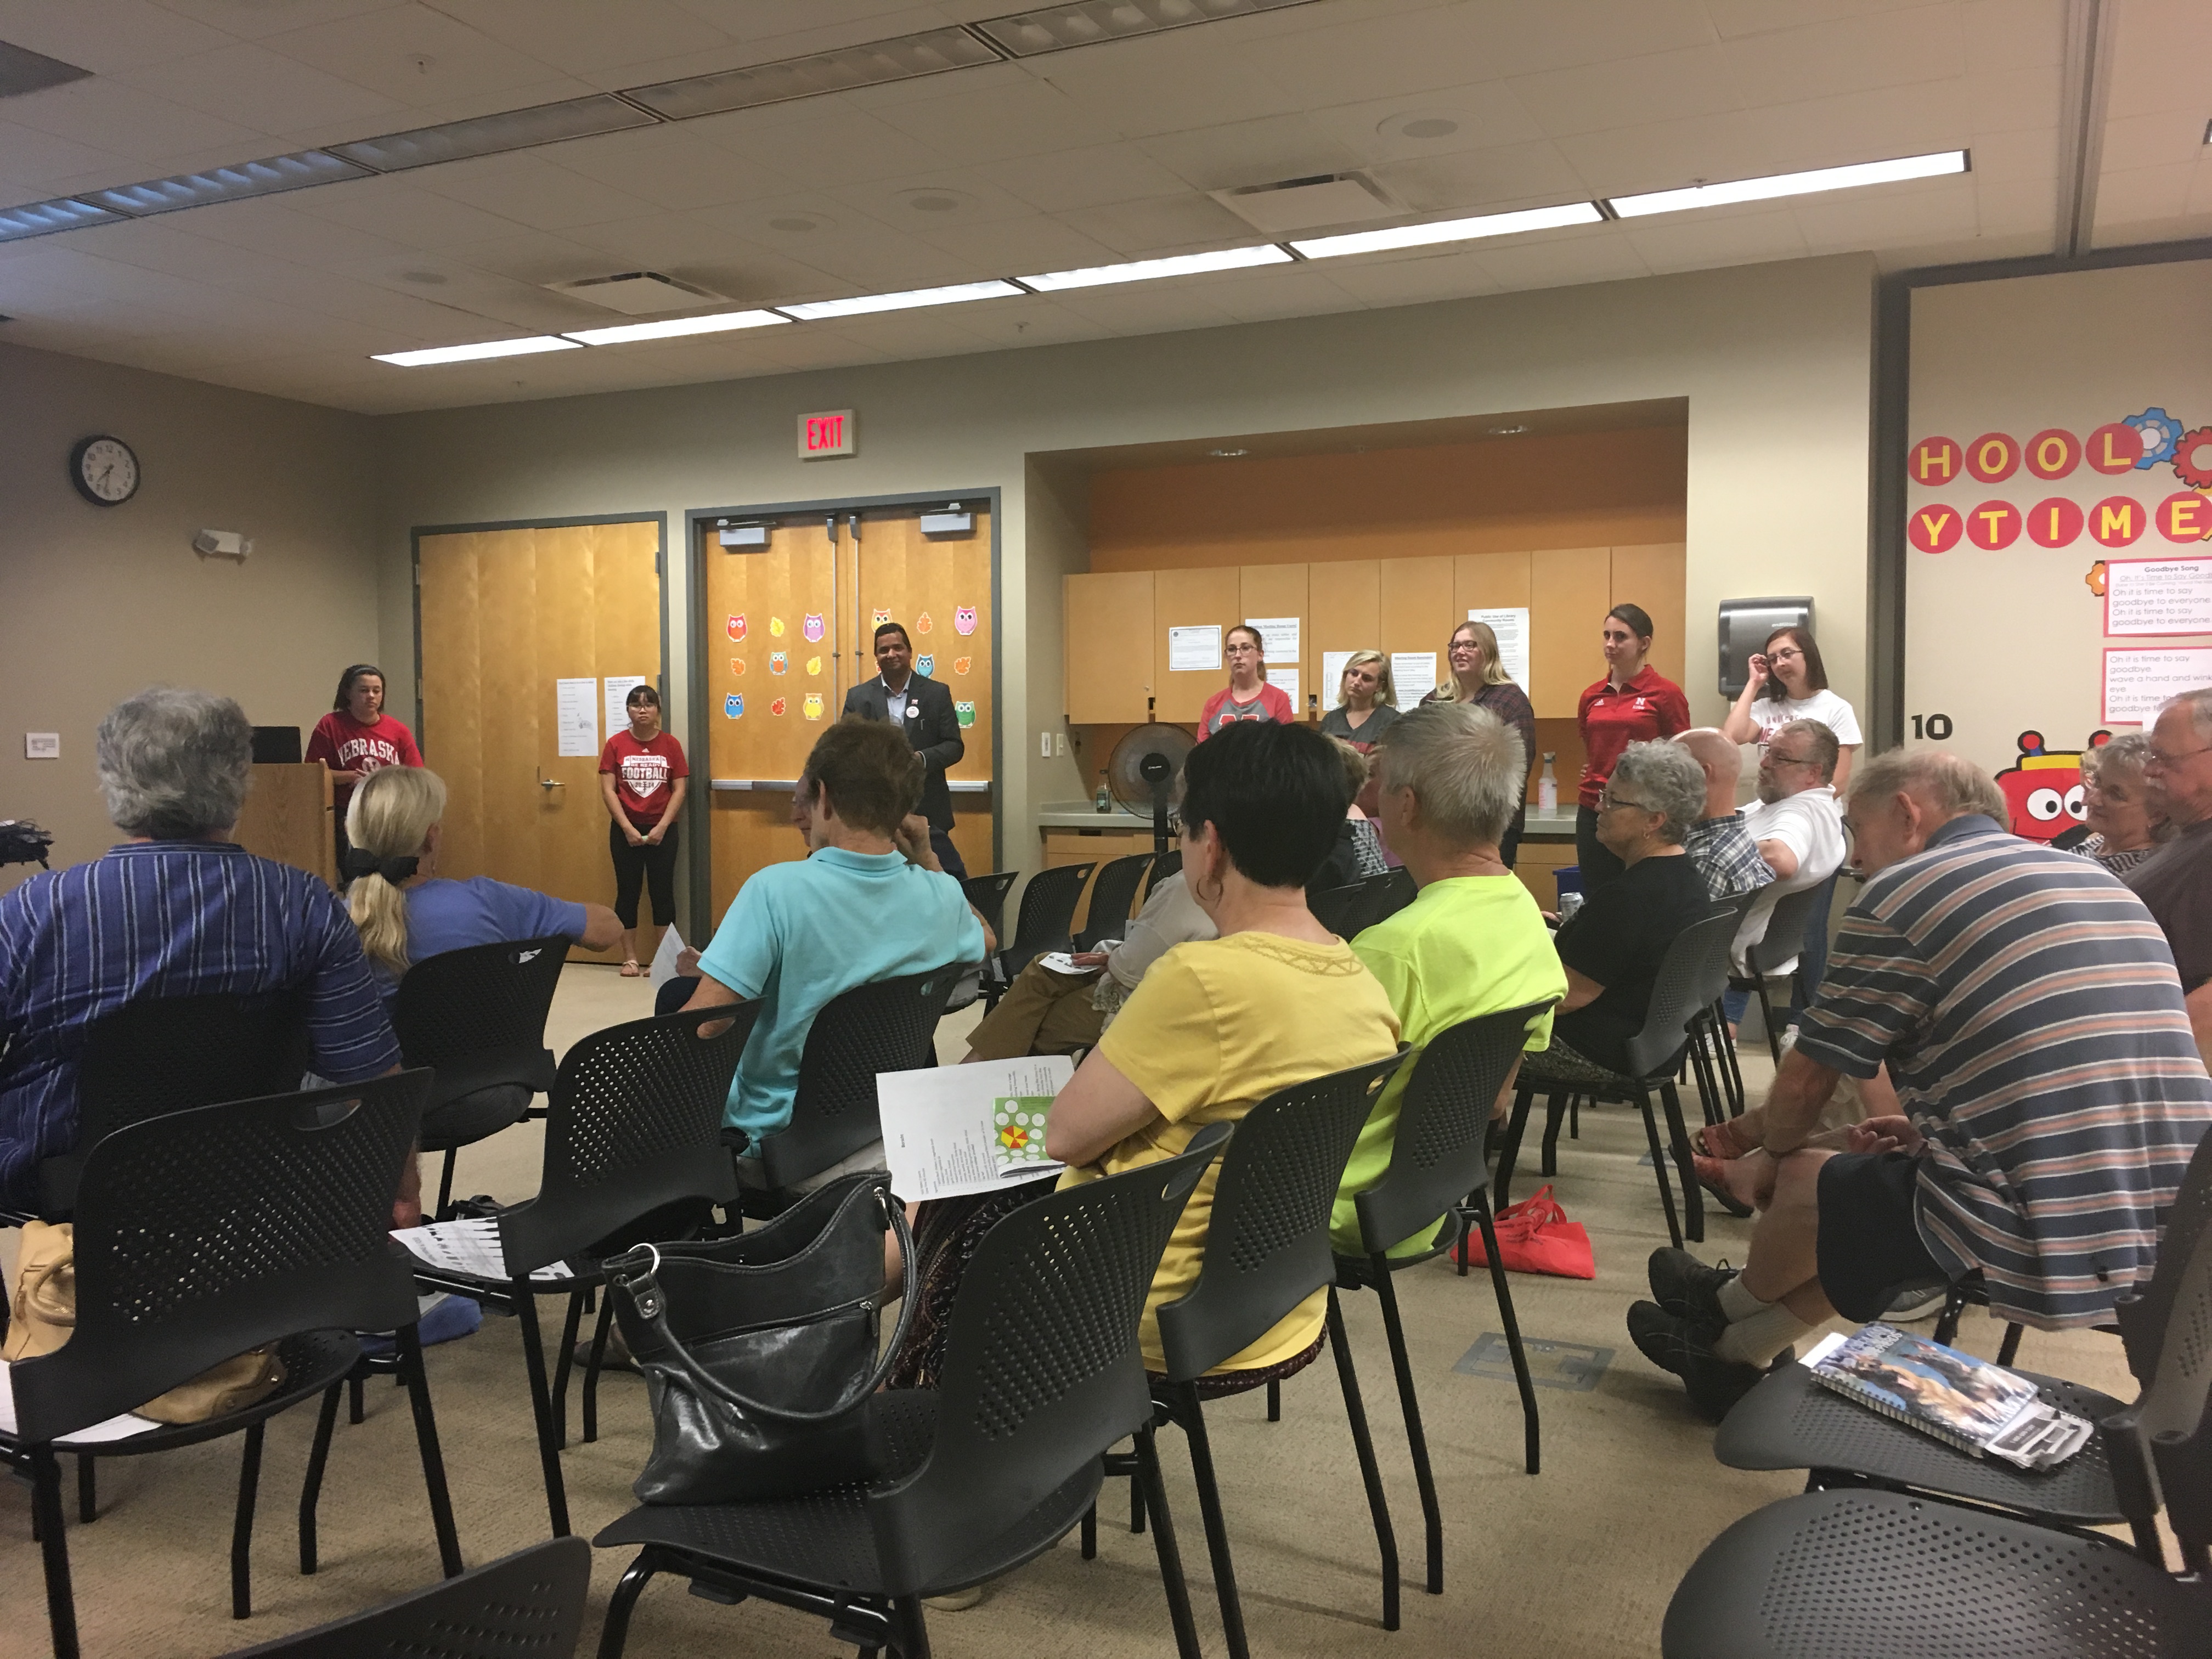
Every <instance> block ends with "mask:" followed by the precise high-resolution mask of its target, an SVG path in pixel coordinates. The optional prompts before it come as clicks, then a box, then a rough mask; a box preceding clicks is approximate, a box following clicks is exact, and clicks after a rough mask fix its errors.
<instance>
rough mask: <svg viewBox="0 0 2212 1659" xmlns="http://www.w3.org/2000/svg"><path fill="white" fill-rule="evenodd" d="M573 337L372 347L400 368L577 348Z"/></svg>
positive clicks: (377, 356) (384, 360)
mask: <svg viewBox="0 0 2212 1659" xmlns="http://www.w3.org/2000/svg"><path fill="white" fill-rule="evenodd" d="M582 349H583V348H582V347H581V346H580V345H578V344H577V343H575V342H574V340H564V339H562V337H560V336H559V335H557V334H531V335H526V336H525V337H523V338H521V339H520V340H479V341H477V343H475V344H473V345H450V346H427V347H425V348H423V349H422V350H420V351H375V352H371V353H370V354H369V355H370V356H373V357H374V358H375V360H376V361H377V362H380V363H396V364H397V365H398V367H400V368H423V367H425V366H427V365H428V364H431V363H472V362H478V361H480V360H482V359H483V358H486V357H527V356H531V355H532V353H534V352H539V351H580V350H582Z"/></svg>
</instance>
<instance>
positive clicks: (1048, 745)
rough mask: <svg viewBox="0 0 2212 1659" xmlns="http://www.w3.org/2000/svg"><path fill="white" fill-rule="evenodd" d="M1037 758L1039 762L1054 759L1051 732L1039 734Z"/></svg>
mask: <svg viewBox="0 0 2212 1659" xmlns="http://www.w3.org/2000/svg"><path fill="white" fill-rule="evenodd" d="M1037 758H1038V759H1039V760H1050V759H1051V758H1052V733H1051V732H1038V733H1037Z"/></svg>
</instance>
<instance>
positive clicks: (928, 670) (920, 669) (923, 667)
mask: <svg viewBox="0 0 2212 1659" xmlns="http://www.w3.org/2000/svg"><path fill="white" fill-rule="evenodd" d="M914 671H915V673H917V674H921V675H924V676H927V675H930V674H934V673H935V672H936V671H937V659H936V658H934V657H916V658H915V659H914Z"/></svg>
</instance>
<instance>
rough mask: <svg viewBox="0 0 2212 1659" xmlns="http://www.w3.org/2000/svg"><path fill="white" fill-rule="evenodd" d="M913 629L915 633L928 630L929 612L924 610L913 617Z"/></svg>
mask: <svg viewBox="0 0 2212 1659" xmlns="http://www.w3.org/2000/svg"><path fill="white" fill-rule="evenodd" d="M914 631H915V633H917V634H927V632H929V612H927V611H923V612H922V613H921V615H920V616H919V617H915V619H914Z"/></svg>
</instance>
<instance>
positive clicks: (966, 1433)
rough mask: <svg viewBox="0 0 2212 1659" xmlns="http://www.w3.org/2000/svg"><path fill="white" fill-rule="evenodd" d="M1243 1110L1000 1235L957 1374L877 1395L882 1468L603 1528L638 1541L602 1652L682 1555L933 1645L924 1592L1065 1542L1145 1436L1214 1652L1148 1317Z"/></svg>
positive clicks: (1179, 1607)
mask: <svg viewBox="0 0 2212 1659" xmlns="http://www.w3.org/2000/svg"><path fill="white" fill-rule="evenodd" d="M1230 1127H1231V1126H1229V1125H1227V1124H1213V1125H1209V1126H1208V1127H1206V1128H1204V1129H1201V1130H1200V1132H1199V1133H1198V1134H1197V1135H1196V1136H1195V1137H1194V1139H1192V1142H1191V1145H1190V1149H1189V1150H1188V1152H1184V1153H1183V1154H1182V1156H1181V1157H1179V1158H1166V1159H1164V1160H1162V1161H1161V1162H1160V1163H1158V1164H1147V1165H1146V1166H1145V1167H1144V1168H1142V1169H1139V1170H1130V1171H1128V1172H1127V1174H1124V1175H1119V1176H1109V1178H1107V1179H1105V1180H1103V1181H1094V1182H1087V1183H1085V1185H1083V1186H1080V1187H1075V1188H1070V1189H1068V1190H1067V1191H1066V1192H1060V1193H1054V1194H1051V1195H1050V1196H1048V1197H1046V1198H1042V1199H1039V1200H1036V1202H1035V1203H1033V1204H1030V1205H1028V1206H1024V1208H1022V1209H1020V1210H1018V1211H1016V1212H1014V1213H1012V1215H1009V1216H1008V1217H1006V1219H1005V1220H1003V1221H1001V1222H1000V1223H999V1225H997V1226H995V1227H994V1228H993V1229H992V1230H991V1231H989V1232H988V1233H987V1234H986V1235H985V1236H984V1238H983V1242H982V1243H981V1245H980V1246H979V1247H978V1248H977V1249H976V1252H975V1259H974V1261H971V1262H970V1263H969V1266H968V1268H967V1273H966V1276H965V1278H964V1279H963V1282H962V1284H961V1287H960V1292H959V1295H958V1297H957V1298H956V1299H955V1301H954V1304H953V1309H952V1317H951V1328H950V1330H949V1332H948V1334H947V1337H946V1350H945V1371H944V1384H943V1387H942V1388H941V1389H935V1390H931V1389H888V1390H885V1391H884V1392H881V1393H878V1394H877V1395H875V1396H874V1397H873V1398H872V1399H871V1400H870V1401H869V1402H868V1411H869V1417H870V1434H871V1437H872V1444H873V1445H874V1446H875V1447H876V1449H877V1467H878V1470H879V1471H880V1474H879V1475H878V1479H877V1480H875V1481H873V1482H872V1483H871V1484H868V1485H866V1486H862V1485H859V1484H854V1485H850V1486H834V1487H831V1488H829V1489H828V1490H826V1491H823V1492H811V1493H809V1494H807V1495H805V1496H804V1497H799V1498H775V1499H767V1500H763V1501H761V1502H757V1503H750V1504H647V1505H645V1506H643V1507H641V1508H639V1509H635V1510H631V1511H630V1513H629V1514H628V1515H626V1516H623V1518H622V1519H621V1520H619V1521H617V1522H615V1523H614V1524H613V1525H612V1526H610V1527H608V1528H606V1529H605V1530H604V1531H603V1532H601V1533H600V1534H599V1536H598V1537H597V1538H595V1539H593V1540H592V1542H593V1543H594V1544H596V1545H598V1546H599V1547H600V1548H602V1549H612V1548H621V1547H637V1549H638V1554H637V1557H636V1559H635V1560H634V1561H632V1562H631V1564H630V1565H629V1571H626V1572H624V1573H623V1577H622V1582H621V1583H619V1584H618V1585H617V1587H616V1589H615V1593H614V1595H613V1596H612V1597H611V1600H610V1601H609V1602H608V1606H607V1620H606V1626H605V1632H604V1633H603V1634H602V1636H601V1638H600V1641H599V1653H600V1656H601V1659H621V1655H622V1650H623V1642H624V1640H625V1638H627V1636H628V1634H629V1620H630V1612H631V1609H632V1608H633V1607H635V1605H636V1602H637V1598H638V1595H639V1593H640V1592H641V1591H642V1590H643V1589H645V1587H646V1585H647V1583H649V1582H651V1580H652V1579H653V1576H654V1575H655V1574H657V1573H663V1572H668V1573H674V1574H677V1575H678V1576H679V1577H684V1578H688V1579H689V1580H690V1582H691V1588H692V1591H693V1593H694V1594H695V1595H706V1596H708V1598H710V1599H712V1600H714V1601H742V1600H743V1599H744V1598H745V1597H747V1596H757V1597H759V1598H760V1599H761V1600H762V1601H773V1602H775V1603H777V1604H778V1605H780V1606H782V1607H796V1608H798V1609H799V1611H801V1612H803V1613H817V1614H819V1615H820V1616H822V1617H823V1618H825V1619H827V1620H830V1621H831V1626H832V1631H833V1633H834V1635H835V1637H836V1639H837V1640H839V1641H842V1642H850V1643H853V1644H856V1645H857V1646H859V1647H860V1650H861V1651H862V1652H863V1653H864V1654H873V1653H878V1652H880V1651H882V1650H884V1649H887V1648H888V1649H890V1650H891V1651H892V1652H893V1653H894V1654H896V1655H898V1656H901V1659H927V1656H928V1653H929V1635H928V1632H927V1629H926V1627H925V1626H924V1623H923V1613H922V1607H921V1598H922V1597H923V1596H925V1595H945V1594H949V1593H951V1591H954V1590H957V1589H966V1588H967V1587H969V1585H973V1584H979V1583H983V1582H984V1581H985V1580H986V1579H989V1578H995V1577H998V1576H999V1575H1000V1574H1001V1573H1004V1572H1007V1571H1011V1570H1012V1569H1013V1568H1015V1567H1018V1566H1019V1565H1021V1564H1022V1563H1023V1562H1024V1561H1028V1560H1030V1559H1033V1558H1035V1557H1036V1556H1038V1555H1041V1554H1042V1553H1044V1552H1045V1551H1046V1550H1048V1549H1049V1548H1051V1547H1052V1546H1053V1545H1054V1544H1055V1543H1056V1542H1058V1541H1060V1539H1061V1538H1062V1537H1064V1536H1066V1534H1067V1533H1068V1531H1069V1530H1070V1529H1071V1528H1073V1527H1074V1526H1075V1525H1076V1524H1077V1523H1078V1522H1079V1521H1081V1520H1082V1518H1083V1516H1084V1514H1085V1511H1086V1510H1088V1509H1089V1508H1090V1507H1091V1501H1092V1500H1093V1498H1096V1497H1097V1492H1098V1486H1099V1482H1100V1480H1101V1479H1102V1478H1103V1468H1102V1460H1103V1455H1104V1453H1105V1452H1106V1450H1107V1449H1108V1448H1109V1447H1110V1446H1112V1445H1113V1444H1114V1443H1115V1442H1116V1441H1118V1440H1121V1439H1124V1438H1126V1437H1128V1436H1130V1435H1134V1436H1135V1437H1136V1438H1137V1456H1138V1458H1139V1462H1140V1464H1141V1466H1142V1470H1143V1478H1144V1481H1145V1486H1146V1491H1147V1494H1148V1496H1149V1498H1150V1501H1151V1503H1152V1505H1153V1515H1154V1516H1155V1518H1156V1522H1157V1524H1156V1525H1155V1526H1154V1528H1153V1532H1152V1538H1153V1547H1154V1548H1155V1550H1156V1551H1157V1552H1158V1557H1159V1563H1160V1577H1161V1579H1162V1582H1163V1583H1164V1585H1165V1588H1166V1591H1167V1598H1168V1607H1169V1611H1170V1616H1171V1618H1172V1620H1173V1622H1174V1626H1175V1632H1176V1648H1177V1650H1178V1651H1179V1652H1180V1653H1181V1654H1182V1655H1183V1656H1184V1659H1198V1652H1199V1649H1198V1636H1197V1632H1196V1630H1195V1629H1194V1626H1193V1625H1192V1621H1191V1616H1190V1601H1189V1597H1188V1594H1187V1592H1186V1590H1185V1589H1184V1585H1183V1578H1182V1561H1181V1559H1180V1557H1179V1556H1178V1554H1177V1553H1176V1543H1175V1533H1174V1528H1173V1525H1172V1522H1170V1518H1169V1515H1168V1510H1167V1508H1166V1493H1165V1488H1164V1486H1162V1484H1161V1480H1160V1473H1159V1455H1158V1449H1157V1448H1156V1447H1155V1445H1154V1443H1153V1438H1152V1401H1151V1400H1150V1398H1149V1397H1148V1396H1147V1395H1146V1388H1145V1371H1144V1362H1143V1361H1142V1359H1141V1358H1139V1355H1138V1352H1137V1325H1138V1322H1139V1319H1140V1318H1141V1317H1142V1316H1143V1313H1144V1307H1145V1297H1146V1293H1147V1292H1148V1291H1150V1290H1151V1288H1152V1275H1153V1274H1154V1273H1156V1272H1157V1271H1158V1267H1159V1261H1160V1255H1161V1252H1162V1251H1163V1250H1164V1249H1165V1248H1166V1246H1167V1242H1168V1237H1169V1236H1170V1233H1171V1232H1172V1231H1174V1228H1175V1225H1176V1218H1178V1217H1179V1216H1180V1215H1181V1214H1182V1209H1183V1205H1184V1203H1185V1201H1186V1200H1188V1197H1189V1195H1190V1192H1191V1189H1192V1188H1194V1187H1195V1186H1196V1185H1197V1184H1198V1179H1199V1176H1200V1175H1201V1174H1202V1173H1203V1172H1204V1170H1205V1169H1206V1165H1207V1164H1210V1163H1212V1160H1213V1158H1214V1155H1215V1153H1216V1152H1218V1150H1219V1149H1220V1146H1221V1143H1222V1141H1223V1140H1224V1139H1227V1137H1228V1134H1229V1131H1230ZM623 1317H624V1318H625V1319H628V1318H629V1310H627V1309H625V1310H623ZM633 1335H634V1337H635V1340H642V1337H641V1335H638V1334H635V1333H633Z"/></svg>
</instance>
